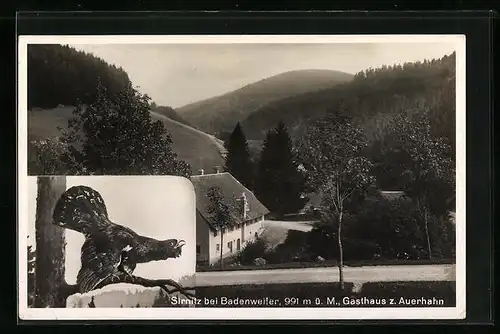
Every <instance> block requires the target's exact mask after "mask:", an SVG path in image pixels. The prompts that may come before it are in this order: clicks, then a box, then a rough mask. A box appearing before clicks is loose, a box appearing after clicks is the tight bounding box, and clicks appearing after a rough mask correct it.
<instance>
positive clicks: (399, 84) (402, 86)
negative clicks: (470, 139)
mask: <svg viewBox="0 0 500 334" xmlns="http://www.w3.org/2000/svg"><path fill="white" fill-rule="evenodd" d="M417 100H422V101H424V100H425V101H426V103H428V104H429V105H430V106H431V107H434V109H435V110H436V111H437V112H438V114H435V115H434V116H435V117H436V121H437V122H440V123H442V124H439V125H438V127H439V128H440V129H439V131H441V132H443V134H444V135H445V136H447V137H452V136H453V133H452V131H453V126H454V122H455V54H454V53H453V54H451V55H446V56H444V57H443V58H441V59H434V60H425V61H423V62H416V63H405V64H402V65H394V66H382V67H380V68H376V69H371V68H370V69H367V70H365V71H362V72H359V73H358V74H356V75H355V77H354V79H353V80H352V81H350V82H347V83H344V84H341V85H337V86H334V87H331V88H327V89H323V90H321V91H316V92H309V93H305V94H300V95H295V96H292V97H289V98H285V99H282V100H279V101H274V102H271V103H269V104H267V105H265V106H263V107H262V108H260V109H259V110H257V111H255V112H254V113H252V114H251V115H250V116H248V117H247V118H246V119H245V120H244V121H243V122H242V126H243V129H244V131H245V134H246V136H247V138H248V139H255V140H259V139H263V138H264V136H265V133H266V132H267V130H268V129H270V128H273V127H274V126H276V124H277V123H278V121H279V120H280V119H281V120H283V121H284V122H285V123H286V124H287V126H288V127H289V128H290V129H291V130H292V132H293V131H295V132H300V131H301V130H304V129H305V125H307V124H308V123H309V122H310V121H312V120H315V119H318V118H321V117H323V116H325V115H327V114H328V113H330V112H334V111H343V112H346V113H348V114H349V115H351V116H356V117H362V118H364V119H365V120H366V122H367V123H369V124H371V125H374V124H373V123H374V122H379V121H383V118H384V115H388V114H391V113H392V112H394V111H398V110H401V109H405V108H406V107H407V106H408V105H411V104H412V103H414V102H415V101H417ZM369 128H372V129H374V128H375V127H373V126H369Z"/></svg>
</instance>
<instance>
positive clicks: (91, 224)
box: [25, 176, 196, 308]
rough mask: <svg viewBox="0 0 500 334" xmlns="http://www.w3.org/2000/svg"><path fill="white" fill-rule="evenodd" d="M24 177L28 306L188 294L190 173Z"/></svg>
mask: <svg viewBox="0 0 500 334" xmlns="http://www.w3.org/2000/svg"><path fill="white" fill-rule="evenodd" d="M27 182H28V185H27V186H28V189H29V191H28V193H27V203H28V205H27V216H26V218H27V220H28V225H27V227H28V231H27V238H28V246H27V254H28V262H27V294H26V295H25V296H26V297H27V307H29V308H87V307H89V308H100V307H108V308H139V307H143V308H144V307H171V306H172V304H171V303H170V299H171V298H174V297H175V299H176V300H181V299H182V300H190V299H192V298H193V297H194V293H195V292H194V283H195V282H194V279H195V278H194V273H195V266H194V263H195V252H194V245H195V243H196V239H195V225H194V216H195V199H194V191H193V189H192V186H191V185H190V184H189V181H188V180H186V179H184V178H178V177H172V176H151V177H142V176H141V177H138V176H41V177H29V178H28V180H27ZM183 305H191V304H187V303H184V304H183Z"/></svg>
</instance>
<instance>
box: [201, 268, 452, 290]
mask: <svg viewBox="0 0 500 334" xmlns="http://www.w3.org/2000/svg"><path fill="white" fill-rule="evenodd" d="M195 277H196V286H221V285H238V284H269V283H320V282H338V281H339V273H338V268H336V267H326V268H296V269H274V270H239V271H238V270H234V271H213V272H197V273H196V276H195ZM344 280H345V281H346V282H352V283H358V284H359V283H361V284H363V283H366V282H391V281H454V280H455V265H454V264H434V265H395V266H362V267H348V266H346V267H345V268H344Z"/></svg>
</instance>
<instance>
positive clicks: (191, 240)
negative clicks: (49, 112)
mask: <svg viewBox="0 0 500 334" xmlns="http://www.w3.org/2000/svg"><path fill="white" fill-rule="evenodd" d="M76 185H87V186H89V187H92V188H93V189H95V190H97V191H98V192H99V193H100V194H101V196H102V197H103V199H104V202H105V204H106V208H107V210H108V214H109V218H110V219H111V221H113V222H115V223H118V224H120V225H123V226H127V227H130V228H132V229H133V230H134V231H135V232H136V233H138V234H140V235H143V236H147V237H152V238H156V239H159V240H165V239H171V238H176V239H183V240H186V243H187V244H186V246H184V247H183V249H182V251H183V253H182V256H181V257H179V258H178V259H168V260H166V261H154V262H150V263H145V264H138V265H137V268H136V270H135V272H134V274H136V275H139V276H142V277H146V278H152V279H155V278H156V279H159V278H171V279H180V278H182V277H185V276H189V275H193V274H194V272H195V265H196V247H195V245H196V230H195V228H196V227H195V226H196V219H195V195H194V189H193V186H192V184H191V182H190V181H189V180H187V179H184V178H181V177H175V176H147V177H144V176H142V177H141V176H68V177H66V187H67V188H69V187H72V186H76ZM131 190H133V191H131ZM36 196H37V177H35V176H31V177H28V203H27V204H28V208H27V212H28V213H27V216H26V218H25V219H27V220H28V221H27V225H28V236H29V239H30V240H29V241H28V243H29V244H33V242H32V241H33V240H32V239H33V236H34V233H35V218H36ZM66 242H67V245H66V262H65V269H66V273H65V274H66V281H67V282H68V284H75V283H76V275H77V274H78V270H79V269H80V266H81V261H80V254H81V247H82V245H83V242H84V237H83V235H82V234H80V233H78V232H75V231H71V230H66Z"/></svg>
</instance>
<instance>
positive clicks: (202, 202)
mask: <svg viewBox="0 0 500 334" xmlns="http://www.w3.org/2000/svg"><path fill="white" fill-rule="evenodd" d="M191 182H192V183H193V185H194V188H195V192H196V260H197V263H202V264H206V263H209V264H214V263H216V262H218V261H219V260H220V256H221V255H220V254H221V247H222V257H223V258H227V257H229V256H233V255H236V254H237V253H238V251H239V250H241V249H242V247H243V246H244V244H245V243H246V242H248V241H249V240H255V238H256V237H257V236H258V235H260V233H261V232H262V222H263V221H264V217H265V215H266V214H268V213H269V210H268V209H267V208H266V207H265V206H264V205H263V204H262V203H261V202H259V200H258V199H257V198H256V197H255V195H254V194H253V193H252V192H251V191H250V190H248V189H247V188H246V187H245V186H243V185H242V184H241V183H240V182H239V181H238V180H236V179H235V178H234V177H233V176H232V175H231V174H229V173H227V172H225V173H219V172H216V173H214V174H204V173H203V171H202V172H201V174H200V175H195V176H192V177H191ZM212 187H218V188H219V189H220V191H221V194H222V196H223V200H224V202H225V203H227V204H229V205H230V206H231V207H232V208H233V211H234V212H233V213H232V216H233V221H232V222H231V223H230V224H228V226H226V227H224V228H223V229H222V233H223V238H222V245H221V234H220V233H221V231H220V229H217V228H216V226H217V224H214V223H213V221H212V218H211V215H210V214H209V212H208V210H209V206H210V201H209V198H208V195H207V194H208V191H209V189H210V188H212Z"/></svg>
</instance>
